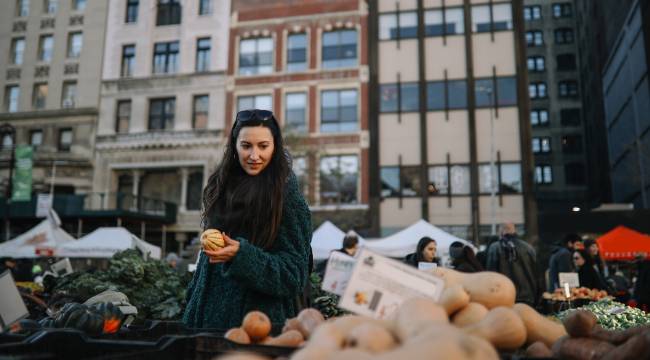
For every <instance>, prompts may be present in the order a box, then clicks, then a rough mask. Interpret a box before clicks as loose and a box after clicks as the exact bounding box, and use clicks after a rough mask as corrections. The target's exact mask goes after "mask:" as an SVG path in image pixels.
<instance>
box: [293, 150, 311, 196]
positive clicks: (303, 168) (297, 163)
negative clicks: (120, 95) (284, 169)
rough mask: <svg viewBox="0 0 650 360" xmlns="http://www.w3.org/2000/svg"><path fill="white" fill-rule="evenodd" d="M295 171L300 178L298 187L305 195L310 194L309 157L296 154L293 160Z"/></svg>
mask: <svg viewBox="0 0 650 360" xmlns="http://www.w3.org/2000/svg"><path fill="white" fill-rule="evenodd" d="M291 165H292V169H293V173H294V174H296V178H297V179H298V188H299V189H300V192H301V193H302V194H303V196H304V197H308V196H309V173H308V172H307V157H306V156H295V157H294V158H293V161H292V162H291Z"/></svg>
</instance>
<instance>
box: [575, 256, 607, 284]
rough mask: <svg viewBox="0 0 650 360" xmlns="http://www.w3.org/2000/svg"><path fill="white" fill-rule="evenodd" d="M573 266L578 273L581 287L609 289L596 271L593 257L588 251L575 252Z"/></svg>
mask: <svg viewBox="0 0 650 360" xmlns="http://www.w3.org/2000/svg"><path fill="white" fill-rule="evenodd" d="M573 264H574V266H575V268H576V270H577V271H578V278H579V280H580V286H581V287H586V288H589V289H598V290H606V289H607V286H606V285H605V283H604V282H603V280H602V279H601V277H600V275H598V272H597V271H596V269H595V264H594V261H593V259H592V257H591V256H590V255H589V252H588V251H587V250H586V249H584V250H576V251H574V252H573Z"/></svg>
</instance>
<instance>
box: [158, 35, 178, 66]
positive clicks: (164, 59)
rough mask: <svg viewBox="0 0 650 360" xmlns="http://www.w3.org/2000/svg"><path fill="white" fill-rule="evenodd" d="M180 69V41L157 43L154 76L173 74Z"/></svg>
mask: <svg viewBox="0 0 650 360" xmlns="http://www.w3.org/2000/svg"><path fill="white" fill-rule="evenodd" d="M177 68H178V41H172V42H163V43H156V45H155V47H154V54H153V73H154V74H173V73H176V70H177Z"/></svg>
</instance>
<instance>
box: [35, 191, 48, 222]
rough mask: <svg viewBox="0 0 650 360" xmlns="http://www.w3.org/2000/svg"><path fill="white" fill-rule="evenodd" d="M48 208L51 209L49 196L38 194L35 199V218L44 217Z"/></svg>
mask: <svg viewBox="0 0 650 360" xmlns="http://www.w3.org/2000/svg"><path fill="white" fill-rule="evenodd" d="M50 208H52V197H50V194H38V197H37V198H36V217H37V218H44V217H46V216H47V212H48V211H49V210H50Z"/></svg>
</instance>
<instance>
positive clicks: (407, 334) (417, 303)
mask: <svg viewBox="0 0 650 360" xmlns="http://www.w3.org/2000/svg"><path fill="white" fill-rule="evenodd" d="M396 313H397V314H396V320H395V333H396V335H397V338H398V339H399V340H400V341H402V342H404V341H406V340H407V339H409V338H411V337H413V336H415V335H417V334H418V333H419V332H421V331H422V330H423V329H425V328H426V327H427V326H430V325H431V324H449V317H448V316H447V311H445V309H444V308H443V307H442V306H440V305H438V304H436V303H435V302H433V301H431V300H428V299H423V298H413V299H409V300H406V301H405V302H403V303H402V304H401V306H400V307H399V308H398V309H397V311H396Z"/></svg>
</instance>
